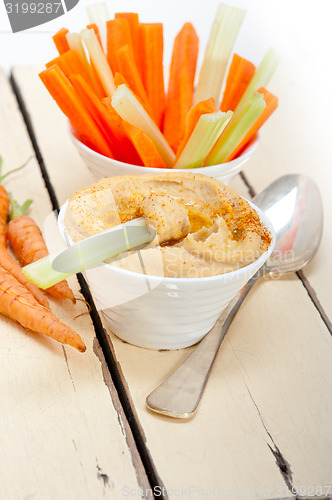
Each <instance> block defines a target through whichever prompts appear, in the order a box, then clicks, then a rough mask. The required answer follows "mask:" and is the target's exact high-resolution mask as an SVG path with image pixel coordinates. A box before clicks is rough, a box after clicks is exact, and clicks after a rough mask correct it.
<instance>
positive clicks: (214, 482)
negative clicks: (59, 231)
mask: <svg viewBox="0 0 332 500" xmlns="http://www.w3.org/2000/svg"><path fill="white" fill-rule="evenodd" d="M36 73H37V70H36V69H35V70H33V69H30V68H17V69H16V70H15V72H14V77H15V81H16V83H17V85H18V86H19V88H20V90H21V93H22V96H23V98H24V101H25V103H26V106H27V109H28V111H29V115H30V117H31V122H32V125H33V128H34V131H35V134H36V138H37V141H38V144H39V147H40V150H41V153H42V156H43V159H44V161H45V165H46V168H47V171H48V173H49V177H50V180H51V182H52V185H53V187H54V189H55V192H56V194H57V197H58V199H59V201H60V202H63V201H65V200H66V199H67V197H68V195H69V194H70V193H71V192H72V191H74V190H75V189H76V188H78V187H80V186H81V185H84V184H87V183H89V178H90V174H89V173H88V172H87V169H86V168H85V166H84V165H83V164H82V162H81V160H80V159H79V157H78V155H77V154H76V152H75V151H74V148H73V146H72V144H71V143H70V139H69V137H68V134H67V131H66V120H65V119H64V118H63V117H62V116H61V115H60V113H59V112H58V110H57V108H56V106H55V105H54V103H53V102H51V100H50V98H49V97H48V95H47V93H46V92H43V89H42V87H41V84H40V82H39V81H38V78H37V77H36ZM300 78H301V74H299V75H294V74H293V73H292V72H290V68H288V67H287V66H283V65H281V67H280V69H279V70H278V73H277V75H276V77H275V78H274V80H273V86H272V87H271V90H272V91H274V92H275V93H276V94H277V95H278V96H279V98H280V108H279V111H278V114H276V116H275V117H273V119H271V121H270V123H268V124H266V127H265V130H264V131H263V132H262V134H261V144H260V147H259V150H258V151H257V152H256V153H255V156H254V158H253V159H252V160H251V161H250V163H248V165H247V167H246V168H245V174H246V176H247V178H248V180H249V181H250V183H251V184H252V186H253V187H254V188H255V189H256V190H257V191H259V190H260V189H262V188H264V187H265V186H266V185H267V184H268V183H270V182H271V181H272V180H274V179H275V178H277V177H278V176H279V175H282V174H284V173H292V172H303V173H307V174H310V175H312V176H313V177H314V178H315V179H316V181H317V183H318V185H319V187H320V189H321V191H322V195H323V198H324V204H325V210H326V212H327V213H328V212H329V213H331V199H330V197H329V193H328V190H329V186H330V183H331V173H330V172H331V171H330V169H329V171H327V169H326V164H327V157H326V155H325V156H322V157H321V161H319V162H315V168H313V167H312V159H313V156H315V154H318V153H317V149H316V148H315V151H312V149H311V148H312V142H311V141H307V142H306V141H305V140H304V139H303V137H304V135H305V134H307V133H308V131H307V124H308V120H309V114H310V110H309V109H307V108H306V107H305V105H304V99H305V96H306V95H307V94H305V92H303V93H301V92H299V81H300V80H299V79H300ZM290 79H291V81H292V85H293V86H292V89H293V90H292V92H290V91H289V86H288V84H289V81H290ZM290 106H292V107H293V109H294V110H296V111H297V115H296V111H294V115H292V116H293V118H292V123H291V124H289V128H287V126H286V125H285V124H287V123H288V120H289V113H288V110H289V107H290ZM325 122H326V123H327V119H326V120H325ZM301 130H302V132H301ZM276 137H277V138H278V141H276ZM280 144H282V148H281V147H280ZM325 144H326V143H325ZM60 146H61V147H60ZM320 154H321V155H323V153H322V152H320ZM326 154H327V153H326ZM324 160H325V161H324ZM64 176H65V177H66V179H69V178H70V181H69V180H68V181H67V180H66V182H65V183H63V180H62V179H63V177H64ZM232 187H234V188H236V189H237V190H238V192H239V193H240V194H244V195H246V196H248V191H247V187H246V186H245V184H244V183H243V182H242V181H241V179H240V178H237V179H236V180H235V182H234V183H233V185H232ZM331 243H332V241H331V237H330V234H329V233H328V231H327V230H326V231H325V233H324V238H323V242H322V246H321V248H320V250H319V253H318V254H317V256H316V258H315V259H314V261H313V262H312V263H311V264H310V265H309V266H308V267H307V268H306V269H305V271H304V275H305V278H306V280H307V281H308V283H309V284H310V286H311V287H312V288H313V290H314V293H315V294H316V296H317V298H318V301H319V302H320V304H321V306H322V307H323V308H324V310H321V312H319V311H318V310H317V308H316V306H315V304H314V303H313V300H312V298H311V297H310V296H309V294H308V291H307V289H306V288H305V287H304V285H303V283H302V281H301V280H300V279H299V278H298V277H297V276H296V275H295V274H291V275H288V276H286V277H284V278H283V279H280V280H276V281H272V280H262V281H261V282H260V283H258V284H257V285H256V286H255V289H254V290H253V291H252V292H251V293H250V295H249V296H248V298H247V299H246V301H245V303H244V304H243V306H242V307H241V309H240V311H239V313H238V314H237V316H236V318H235V320H234V322H233V324H232V326H231V328H230V330H229V332H228V335H227V337H226V339H225V341H224V343H223V345H222V348H221V352H220V353H219V356H218V358H217V361H216V364H215V366H214V369H213V373H212V375H211V378H210V380H209V383H208V386H207V389H206V392H205V394H204V396H203V400H202V403H201V406H200V408H199V411H198V413H197V415H196V416H195V417H194V418H193V419H191V420H190V421H176V420H173V419H170V418H167V417H162V416H159V415H156V414H154V413H151V412H149V411H148V410H147V409H146V407H145V398H146V396H147V395H148V394H149V392H150V391H151V390H152V389H154V388H155V387H156V386H157V385H158V383H160V382H161V381H162V380H163V379H164V378H165V377H166V376H167V375H168V374H169V373H170V372H171V371H172V370H173V369H174V368H175V367H176V366H177V364H178V363H180V362H181V361H182V360H183V359H184V358H185V357H186V356H187V355H188V353H189V352H190V349H186V350H179V351H173V352H158V351H150V350H145V349H141V348H137V347H134V346H130V345H128V344H125V343H123V342H121V341H120V340H119V339H117V338H116V337H115V336H114V335H113V334H112V333H111V332H109V335H110V343H111V344H112V347H113V349H114V353H115V356H116V358H117V361H118V369H119V370H120V371H121V372H122V376H123V383H124V384H125V386H126V387H127V389H128V392H129V395H130V397H131V398H132V404H133V406H134V408H135V411H136V413H137V416H138V419H139V423H140V425H141V428H142V432H143V434H144V438H145V439H146V446H147V448H148V450H149V452H150V453H151V456H152V458H153V461H154V464H155V467H156V470H157V473H158V474H159V476H160V478H161V480H162V481H163V483H164V485H165V488H166V489H168V490H169V493H171V492H173V494H174V492H175V493H179V492H182V494H183V496H185V494H187V495H189V492H190V495H191V497H192V498H199V497H202V496H203V495H205V496H207V495H208V494H209V492H210V494H212V495H213V492H215V496H216V494H217V493H216V492H219V495H220V496H222V498H225V499H226V498H229V499H230V498H234V497H235V498H248V497H249V498H275V497H289V496H292V492H291V491H290V488H291V487H294V488H299V487H302V490H301V492H302V494H303V495H304V496H306V495H308V496H312V495H313V494H317V495H320V493H321V494H322V495H323V496H324V494H326V493H327V492H328V487H329V486H330V485H331V482H332V471H331V463H332V429H331V420H332V390H331V383H330V381H331V378H332V363H331V361H332V342H331V335H330V333H329V331H328V329H327V327H326V325H325V323H324V321H323V320H322V317H321V313H324V314H326V315H327V316H328V315H329V316H330V317H331V312H332V311H331V304H330V300H329V297H330V296H331V284H330V283H331V282H330V277H331V260H330V259H328V258H326V256H327V255H328V252H329V249H330V248H331ZM312 487H313V489H312ZM320 488H321V489H320ZM294 491H295V492H296V489H295V490H294ZM211 492H212V493H211ZM330 493H331V490H330ZM169 496H170V497H171V494H170V495H169Z"/></svg>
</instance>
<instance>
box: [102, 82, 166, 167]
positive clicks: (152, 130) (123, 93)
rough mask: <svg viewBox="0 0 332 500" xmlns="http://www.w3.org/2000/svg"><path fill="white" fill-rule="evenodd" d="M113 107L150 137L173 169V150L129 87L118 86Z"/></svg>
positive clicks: (124, 118)
mask: <svg viewBox="0 0 332 500" xmlns="http://www.w3.org/2000/svg"><path fill="white" fill-rule="evenodd" d="M112 106H113V108H114V109H115V110H116V111H117V112H118V113H119V115H120V116H121V118H122V119H123V120H125V121H127V122H129V123H131V124H132V125H135V127H138V128H140V129H141V130H143V132H144V133H145V134H146V135H147V136H148V137H150V139H151V140H152V141H153V143H154V145H155V146H156V148H157V150H158V152H159V154H160V156H161V157H162V158H163V160H164V162H165V164H166V166H167V167H168V168H172V167H173V165H174V161H175V154H174V152H173V150H172V148H171V147H170V146H169V144H168V143H167V141H166V139H165V137H164V136H163V134H162V133H161V132H160V130H159V128H158V127H157V125H156V124H155V122H154V121H153V120H152V118H151V117H150V115H149V114H148V113H147V112H146V111H145V109H144V108H143V106H142V104H141V103H140V102H139V101H138V100H137V99H136V97H135V96H134V94H133V93H132V91H131V90H130V89H129V88H128V87H127V85H125V84H123V85H119V86H118V88H117V89H116V91H115V92H114V94H113V97H112Z"/></svg>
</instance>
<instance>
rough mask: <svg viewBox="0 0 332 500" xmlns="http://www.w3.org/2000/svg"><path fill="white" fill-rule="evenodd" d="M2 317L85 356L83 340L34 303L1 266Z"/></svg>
mask: <svg viewBox="0 0 332 500" xmlns="http://www.w3.org/2000/svg"><path fill="white" fill-rule="evenodd" d="M0 313H2V314H4V315H5V316H7V317H8V318H11V319H13V320H14V321H17V322H18V323H19V324H20V325H22V326H23V327H24V328H27V329H28V330H31V331H33V332H36V333H43V334H45V335H48V336H49V337H52V338H53V339H55V340H57V341H58V342H62V343H63V344H68V345H71V346H72V347H75V348H76V349H77V350H78V351H80V352H84V351H85V350H86V346H85V344H84V342H83V340H82V339H81V337H80V336H79V335H78V333H76V332H75V331H74V330H72V329H71V328H70V327H69V326H67V325H65V324H64V323H62V322H61V321H60V320H59V318H57V317H56V316H55V314H53V313H52V312H51V311H50V310H49V309H46V308H45V307H43V306H42V305H41V304H39V302H37V301H36V300H35V298H34V297H33V295H31V293H30V292H29V291H28V290H27V289H26V288H25V287H24V286H23V285H21V283H19V282H18V281H17V280H16V279H15V278H14V276H12V274H10V273H9V272H7V271H6V270H5V269H4V268H3V267H2V266H0Z"/></svg>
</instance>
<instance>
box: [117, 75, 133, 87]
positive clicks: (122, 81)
mask: <svg viewBox="0 0 332 500" xmlns="http://www.w3.org/2000/svg"><path fill="white" fill-rule="evenodd" d="M123 84H125V85H127V87H129V88H130V85H129V84H128V82H127V80H126V79H125V77H124V76H123V75H121V73H115V75H114V85H115V86H116V87H118V86H119V85H123Z"/></svg>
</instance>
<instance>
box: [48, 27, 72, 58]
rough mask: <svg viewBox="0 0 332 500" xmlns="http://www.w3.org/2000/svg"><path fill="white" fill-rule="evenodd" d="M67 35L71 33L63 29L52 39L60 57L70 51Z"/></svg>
mask: <svg viewBox="0 0 332 500" xmlns="http://www.w3.org/2000/svg"><path fill="white" fill-rule="evenodd" d="M67 33H69V32H68V30H67V28H61V30H59V31H58V32H57V33H55V35H53V37H52V38H53V41H54V43H55V46H56V48H57V50H58V52H59V55H60V56H61V55H62V54H64V53H65V52H67V50H69V44H68V41H67Z"/></svg>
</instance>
